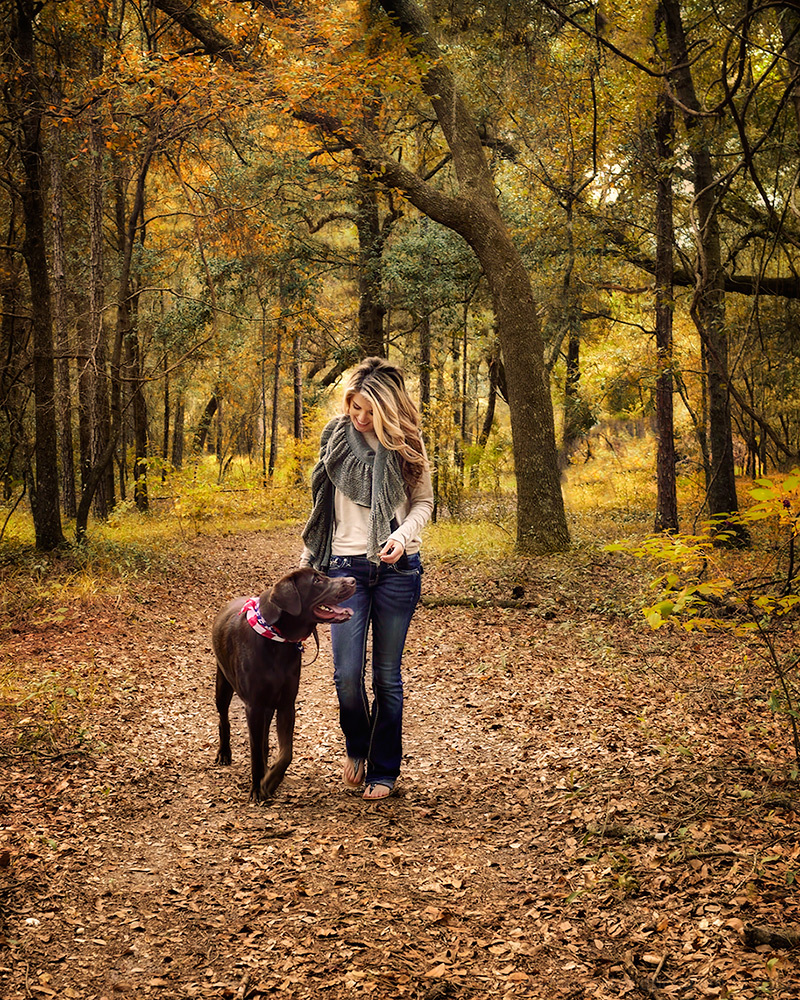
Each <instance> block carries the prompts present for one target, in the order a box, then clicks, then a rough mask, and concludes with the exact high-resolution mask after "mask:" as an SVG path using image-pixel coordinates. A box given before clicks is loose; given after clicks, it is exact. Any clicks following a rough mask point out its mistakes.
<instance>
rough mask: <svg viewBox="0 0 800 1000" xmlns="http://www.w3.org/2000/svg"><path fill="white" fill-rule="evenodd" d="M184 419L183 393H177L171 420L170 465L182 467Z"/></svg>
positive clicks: (176, 467)
mask: <svg viewBox="0 0 800 1000" xmlns="http://www.w3.org/2000/svg"><path fill="white" fill-rule="evenodd" d="M185 420H186V403H185V401H184V398H183V393H182V392H179V393H178V398H177V400H176V401H175V416H174V417H173V420H172V467H173V469H182V468H183V429H184V424H185Z"/></svg>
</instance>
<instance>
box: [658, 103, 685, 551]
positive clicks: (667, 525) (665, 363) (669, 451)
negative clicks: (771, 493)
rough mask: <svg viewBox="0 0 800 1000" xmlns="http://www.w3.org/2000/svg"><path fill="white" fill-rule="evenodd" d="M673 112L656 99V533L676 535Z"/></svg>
mask: <svg viewBox="0 0 800 1000" xmlns="http://www.w3.org/2000/svg"><path fill="white" fill-rule="evenodd" d="M672 136H673V112H672V107H671V105H670V104H669V103H668V99H667V98H666V95H662V96H661V97H660V98H659V104H658V110H657V112H656V149H657V154H658V160H657V170H658V179H657V181H656V354H657V357H658V378H657V380H656V435H657V438H658V449H657V456H656V483H657V497H656V517H655V530H656V531H677V530H678V527H679V525H678V499H677V490H676V485H675V437H674V427H673V425H674V420H673V416H674V414H673V406H672V388H673V386H672V308H673V287H672V270H673V267H672V247H673V242H674V234H673V223H672V176H671V173H670V172H669V168H668V167H667V163H668V162H669V160H670V158H671V157H672Z"/></svg>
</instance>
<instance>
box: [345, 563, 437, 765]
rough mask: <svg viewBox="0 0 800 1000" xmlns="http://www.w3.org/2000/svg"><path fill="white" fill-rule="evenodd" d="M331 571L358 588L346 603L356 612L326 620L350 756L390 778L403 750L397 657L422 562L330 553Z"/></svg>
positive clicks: (417, 589)
mask: <svg viewBox="0 0 800 1000" xmlns="http://www.w3.org/2000/svg"><path fill="white" fill-rule="evenodd" d="M328 574H329V576H333V577H336V576H352V577H355V580H356V592H355V593H354V594H353V596H352V597H351V598H350V600H349V601H346V602H345V604H344V606H345V607H349V608H352V609H353V617H352V618H351V619H350V620H349V621H346V622H340V623H339V624H333V625H331V644H332V647H333V680H334V683H335V685H336V694H337V696H338V699H339V724H340V725H341V727H342V732H343V733H344V738H345V747H346V750H347V755H348V757H353V758H356V759H362V760H366V762H367V764H366V780H367V783H368V784H369V783H370V782H372V781H381V780H382V779H384V778H385V779H388V780H387V783H389V782H391V783H393V782H394V779H395V778H396V777H397V776H398V774H399V773H400V760H401V758H402V755H403V679H402V675H401V663H402V659H403V646H404V645H405V641H406V635H407V633H408V626H409V625H410V624H411V618H412V616H413V614H414V609H415V608H416V606H417V603H418V602H419V595H420V584H421V580H420V578H421V576H422V564H421V563H420V558H419V554H418V553H415V554H414V555H409V556H408V568H406V569H402V570H400V569H397V568H396V566H395V565H387V564H386V563H381V564H380V565H378V566H376V565H375V564H374V563H371V562H369V561H368V559H367V557H366V556H332V557H331V564H330V568H329V570H328ZM370 625H371V626H372V695H373V699H372V704H370V700H369V695H368V694H367V687H366V670H367V636H368V633H369V628H370Z"/></svg>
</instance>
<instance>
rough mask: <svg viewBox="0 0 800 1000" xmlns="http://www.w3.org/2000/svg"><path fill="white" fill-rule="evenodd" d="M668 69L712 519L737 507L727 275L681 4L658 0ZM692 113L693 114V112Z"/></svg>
mask: <svg viewBox="0 0 800 1000" xmlns="http://www.w3.org/2000/svg"><path fill="white" fill-rule="evenodd" d="M661 5H662V10H663V12H664V24H665V27H666V33H667V40H668V44H669V53H670V59H671V62H672V67H673V68H672V70H671V72H670V79H671V81H672V85H673V86H674V88H675V92H676V95H677V97H678V99H679V101H680V102H681V104H682V105H683V107H684V109H685V110H684V122H685V126H686V134H687V138H688V142H689V150H690V154H691V158H692V164H693V169H694V192H695V198H694V206H693V208H694V221H695V229H696V239H697V248H698V258H697V262H696V271H697V288H696V291H695V296H694V301H693V303H692V310H691V311H692V318H693V319H694V321H695V325H696V326H697V329H698V332H699V334H700V336H701V338H702V340H703V343H704V345H705V348H706V352H707V363H708V370H707V382H708V405H709V413H708V416H709V443H710V452H711V477H710V479H709V481H708V482H707V483H706V495H707V499H708V506H709V510H710V513H711V514H712V515H713V516H718V515H724V514H728V513H734V512H735V511H737V510H738V507H739V504H738V500H737V497H736V478H735V473H734V462H733V438H732V434H731V414H730V397H729V393H728V340H727V334H726V331H725V274H724V272H723V269H722V252H721V246H720V232H719V217H718V214H717V196H718V189H717V184H716V179H715V177H714V169H713V165H712V161H711V152H710V145H709V138H708V135H707V132H706V122H705V119H703V118H700V117H699V116H698V115H697V114H696V112H698V111H699V110H700V103H699V101H698V99H697V95H696V92H695V86H694V80H693V78H692V73H691V60H690V57H689V53H688V48H687V43H686V35H685V33H684V29H683V23H682V20H681V9H680V2H679V0H661ZM692 112H695V113H694V114H693V113H692Z"/></svg>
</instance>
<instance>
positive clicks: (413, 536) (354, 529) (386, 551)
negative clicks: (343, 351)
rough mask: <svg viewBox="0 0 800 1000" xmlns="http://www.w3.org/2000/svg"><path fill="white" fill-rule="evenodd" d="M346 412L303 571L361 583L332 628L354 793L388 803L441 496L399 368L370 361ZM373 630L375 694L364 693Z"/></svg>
mask: <svg viewBox="0 0 800 1000" xmlns="http://www.w3.org/2000/svg"><path fill="white" fill-rule="evenodd" d="M343 411H344V412H343V415H342V416H340V417H336V418H335V419H334V420H332V421H331V422H330V423H329V424H328V425H327V426H326V427H325V429H324V431H323V432H322V439H321V444H320V459H319V462H318V463H317V465H316V466H315V468H314V472H313V473H312V476H311V491H312V501H313V507H312V511H311V516H310V517H309V519H308V523H307V524H306V526H305V528H304V530H303V540H304V542H305V550H304V552H303V557H302V559H301V563H303V564H306V565H308V564H310V565H313V566H314V568H315V569H318V570H320V571H322V572H326V573H328V574H329V575H330V576H334V577H335V576H352V577H354V578H355V579H356V582H357V587H356V592H355V594H354V595H353V597H352V598H351V599H350V601H348V602H347V605H348V606H349V607H351V608H353V616H352V618H350V619H349V621H347V622H342V623H338V624H334V625H332V626H331V642H332V647H333V665H334V672H333V678H334V682H335V685H336V694H337V697H338V699H339V722H340V725H341V727H342V732H343V733H344V737H345V748H346V757H345V762H344V772H343V775H342V778H343V781H344V783H345V785H347V786H348V787H350V788H360V787H361V785H362V784H366V788H365V791H364V798H365V799H368V800H373V799H383V798H386V796H388V795H391V793H392V790H393V789H394V785H395V781H396V780H397V776H398V775H399V774H400V760H401V757H402V730H403V681H402V676H401V662H402V657H403V646H404V644H405V640H406V634H407V632H408V626H409V625H410V623H411V617H412V615H413V614H414V609H415V608H416V606H417V602H418V601H419V595H420V577H421V574H422V566H421V563H420V558H419V547H420V532H421V530H422V527H423V525H424V524H425V523H426V522H427V520H428V518H429V517H430V516H431V512H432V510H433V488H432V486H431V476H430V468H429V466H428V459H427V456H426V454H425V446H424V445H423V443H422V437H421V434H420V419H419V412H418V410H417V407H416V406H415V405H414V402H413V401H412V399H411V397H410V396H409V395H408V392H407V390H406V387H405V383H404V381H403V375H402V373H401V371H400V369H399V368H397V367H395V366H394V365H392V364H390V363H389V362H388V361H385V360H384V359H383V358H367V359H366V360H365V361H363V362H362V363H361V364H360V365H359V366H358V368H356V369H355V371H354V372H353V373H352V374H351V375H350V378H349V379H348V381H347V384H346V387H345V393H344V400H343ZM370 626H371V627H372V694H373V699H372V703H371V704H370V699H369V696H368V694H367V689H366V681H365V677H366V668H367V634H368V632H369V629H370Z"/></svg>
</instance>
